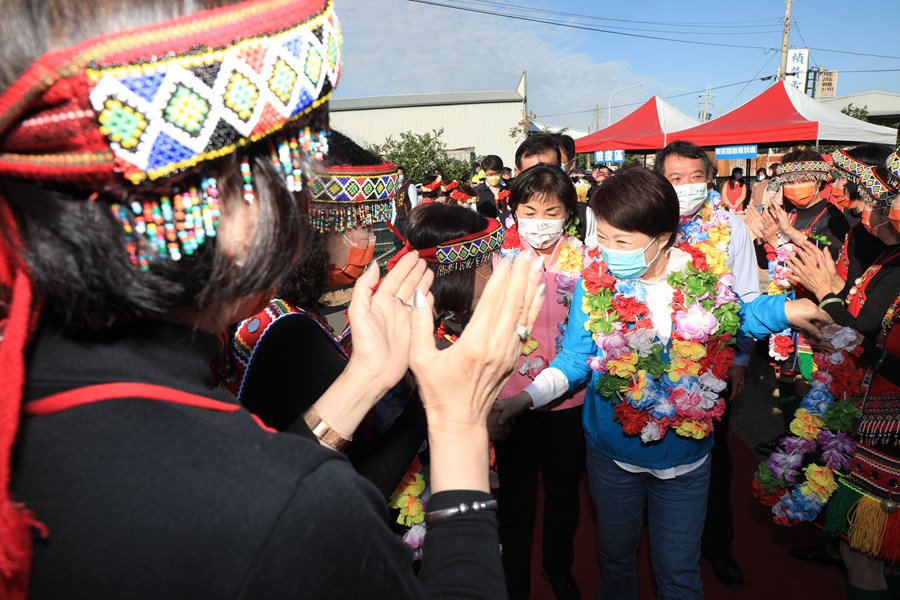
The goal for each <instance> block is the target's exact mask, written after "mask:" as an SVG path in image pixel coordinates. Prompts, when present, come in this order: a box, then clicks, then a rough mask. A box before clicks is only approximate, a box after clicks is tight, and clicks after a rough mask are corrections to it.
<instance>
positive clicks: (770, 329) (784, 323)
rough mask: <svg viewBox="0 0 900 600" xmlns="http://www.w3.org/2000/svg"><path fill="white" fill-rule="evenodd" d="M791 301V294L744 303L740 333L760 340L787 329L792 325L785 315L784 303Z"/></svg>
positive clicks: (762, 297)
mask: <svg viewBox="0 0 900 600" xmlns="http://www.w3.org/2000/svg"><path fill="white" fill-rule="evenodd" d="M790 299H791V298H790V294H780V295H778V296H766V295H763V296H759V297H758V298H756V299H755V300H753V301H752V302H745V303H743V304H742V305H741V328H740V330H739V333H740V334H742V335H745V336H750V337H752V338H756V339H759V338H762V337H765V336H767V335H771V334H773V333H778V332H779V331H783V330H784V329H787V328H788V327H790V325H791V324H790V322H789V321H788V320H787V316H786V315H785V313H784V303H785V302H786V301H787V300H790Z"/></svg>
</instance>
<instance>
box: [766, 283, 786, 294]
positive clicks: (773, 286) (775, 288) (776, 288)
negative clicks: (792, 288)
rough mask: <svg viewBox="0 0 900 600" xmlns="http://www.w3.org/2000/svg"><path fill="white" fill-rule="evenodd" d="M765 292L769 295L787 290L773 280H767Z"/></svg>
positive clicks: (784, 292)
mask: <svg viewBox="0 0 900 600" xmlns="http://www.w3.org/2000/svg"><path fill="white" fill-rule="evenodd" d="M766 293H767V294H768V295H770V296H778V295H779V294H786V293H787V290H786V289H784V288H783V287H781V286H780V285H778V284H777V283H776V282H775V281H774V280H773V281H770V282H769V285H768V287H767V288H766Z"/></svg>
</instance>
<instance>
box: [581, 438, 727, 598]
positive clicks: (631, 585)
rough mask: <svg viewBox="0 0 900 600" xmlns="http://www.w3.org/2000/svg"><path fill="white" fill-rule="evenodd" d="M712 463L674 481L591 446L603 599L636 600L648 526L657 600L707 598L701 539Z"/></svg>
mask: <svg viewBox="0 0 900 600" xmlns="http://www.w3.org/2000/svg"><path fill="white" fill-rule="evenodd" d="M709 469H710V461H709V460H708V459H707V461H706V462H704V463H703V465H701V466H700V467H699V468H697V469H695V470H693V471H691V472H690V473H686V474H685V475H681V476H679V477H676V478H674V479H658V478H656V477H654V476H653V475H650V474H649V473H629V472H628V471H625V470H624V469H622V468H621V467H619V466H618V465H617V464H616V463H615V462H614V461H613V460H612V459H610V458H607V457H606V456H604V455H603V454H601V453H600V452H598V451H597V450H596V449H595V448H593V447H592V446H591V444H590V443H588V450H587V472H588V479H589V481H590V485H591V495H592V496H593V498H594V505H595V506H596V509H597V546H598V548H599V551H600V567H601V576H600V591H599V593H598V594H597V598H599V599H600V600H607V599H609V600H627V599H629V598H634V599H637V598H638V597H639V593H638V574H637V554H638V546H639V545H640V541H641V529H642V528H643V522H644V518H643V516H644V506H645V505H646V506H647V514H648V518H649V525H650V556H651V560H652V563H653V575H654V577H655V578H656V585H657V588H658V595H657V597H658V598H660V599H669V598H678V599H682V598H690V599H696V598H703V581H702V580H701V578H700V564H699V562H700V538H701V536H702V534H703V521H704V518H705V516H706V498H707V494H708V490H709V472H710V471H709Z"/></svg>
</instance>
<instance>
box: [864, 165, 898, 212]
mask: <svg viewBox="0 0 900 600" xmlns="http://www.w3.org/2000/svg"><path fill="white" fill-rule="evenodd" d="M859 192H860V195H861V196H862V198H863V200H865V202H866V204H871V205H873V208H875V209H876V210H878V211H879V212H881V213H883V214H887V212H888V210H889V209H890V207H891V203H892V202H893V201H894V198H895V197H896V196H897V190H896V189H895V188H894V187H892V186H891V185H890V184H888V183H887V182H885V181H884V180H882V179H881V177H879V176H878V173H877V172H876V171H875V169H873V168H871V167H868V168H867V169H866V170H864V171H863V172H862V173H861V174H860V178H859Z"/></svg>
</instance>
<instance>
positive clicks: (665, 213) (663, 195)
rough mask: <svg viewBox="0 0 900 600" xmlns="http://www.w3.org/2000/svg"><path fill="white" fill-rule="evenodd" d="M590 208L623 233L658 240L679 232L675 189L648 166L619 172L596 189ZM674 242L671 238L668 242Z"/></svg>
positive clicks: (624, 168) (624, 169)
mask: <svg viewBox="0 0 900 600" xmlns="http://www.w3.org/2000/svg"><path fill="white" fill-rule="evenodd" d="M679 155H680V156H684V155H682V154H679ZM687 158H693V157H691V156H688V157H687ZM588 205H589V206H590V208H591V210H593V211H594V214H595V215H596V216H597V220H601V221H603V222H605V223H609V224H610V225H612V226H613V227H615V228H616V229H621V230H622V231H637V232H639V233H643V234H645V235H649V236H651V237H657V236H660V235H663V234H666V233H674V232H675V231H677V230H678V194H676V193H675V188H674V187H672V184H671V183H669V180H668V179H666V178H665V177H663V175H662V174H661V173H659V172H654V171H651V170H650V169H648V168H646V167H642V166H638V165H629V166H626V167H623V168H622V169H619V171H617V172H616V176H615V177H610V178H609V180H608V181H607V182H606V183H604V184H603V185H601V186H599V187H597V189H596V190H595V191H594V193H593V195H592V196H591V200H590V202H589V204H588ZM674 239H675V237H674V236H672V239H670V240H669V243H670V244H671V243H673V242H674Z"/></svg>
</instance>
